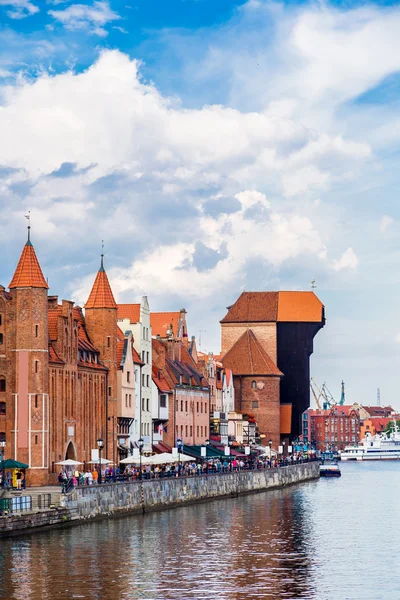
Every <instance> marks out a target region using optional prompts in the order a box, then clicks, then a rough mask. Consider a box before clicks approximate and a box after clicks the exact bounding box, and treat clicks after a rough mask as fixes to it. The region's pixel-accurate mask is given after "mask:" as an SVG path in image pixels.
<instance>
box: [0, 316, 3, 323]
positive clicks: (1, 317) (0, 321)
mask: <svg viewBox="0 0 400 600" xmlns="http://www.w3.org/2000/svg"><path fill="white" fill-rule="evenodd" d="M0 325H3V315H0Z"/></svg>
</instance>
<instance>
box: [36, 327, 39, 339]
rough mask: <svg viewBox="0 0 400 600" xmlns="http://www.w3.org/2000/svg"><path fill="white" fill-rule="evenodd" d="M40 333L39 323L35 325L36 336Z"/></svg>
mask: <svg viewBox="0 0 400 600" xmlns="http://www.w3.org/2000/svg"><path fill="white" fill-rule="evenodd" d="M38 335H39V325H35V337H38Z"/></svg>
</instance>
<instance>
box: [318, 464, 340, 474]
mask: <svg viewBox="0 0 400 600" xmlns="http://www.w3.org/2000/svg"><path fill="white" fill-rule="evenodd" d="M319 474H320V476H321V477H341V475H342V473H341V472H340V469H339V465H337V464H328V465H327V464H322V465H320V467H319Z"/></svg>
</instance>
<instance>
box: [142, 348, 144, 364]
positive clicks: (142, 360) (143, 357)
mask: <svg viewBox="0 0 400 600" xmlns="http://www.w3.org/2000/svg"><path fill="white" fill-rule="evenodd" d="M142 362H144V350H142Z"/></svg>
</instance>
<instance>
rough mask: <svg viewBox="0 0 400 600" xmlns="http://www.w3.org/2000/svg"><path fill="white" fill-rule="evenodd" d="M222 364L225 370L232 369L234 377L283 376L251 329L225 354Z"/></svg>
mask: <svg viewBox="0 0 400 600" xmlns="http://www.w3.org/2000/svg"><path fill="white" fill-rule="evenodd" d="M222 363H223V365H224V367H225V368H229V369H232V372H233V373H234V375H273V376H278V377H280V376H281V375H282V373H281V371H280V370H279V369H278V367H277V366H276V365H275V363H274V361H273V360H272V359H271V358H270V357H269V356H268V354H267V353H266V352H265V350H264V348H263V347H262V346H261V344H260V342H259V341H258V339H257V337H256V336H255V335H254V332H253V331H252V330H251V329H248V330H247V331H245V332H244V333H243V335H242V336H241V337H240V338H239V339H238V340H237V342H236V343H235V344H234V345H233V346H232V348H231V349H230V350H229V351H228V352H227V353H226V354H225V356H224V357H223V358H222Z"/></svg>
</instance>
